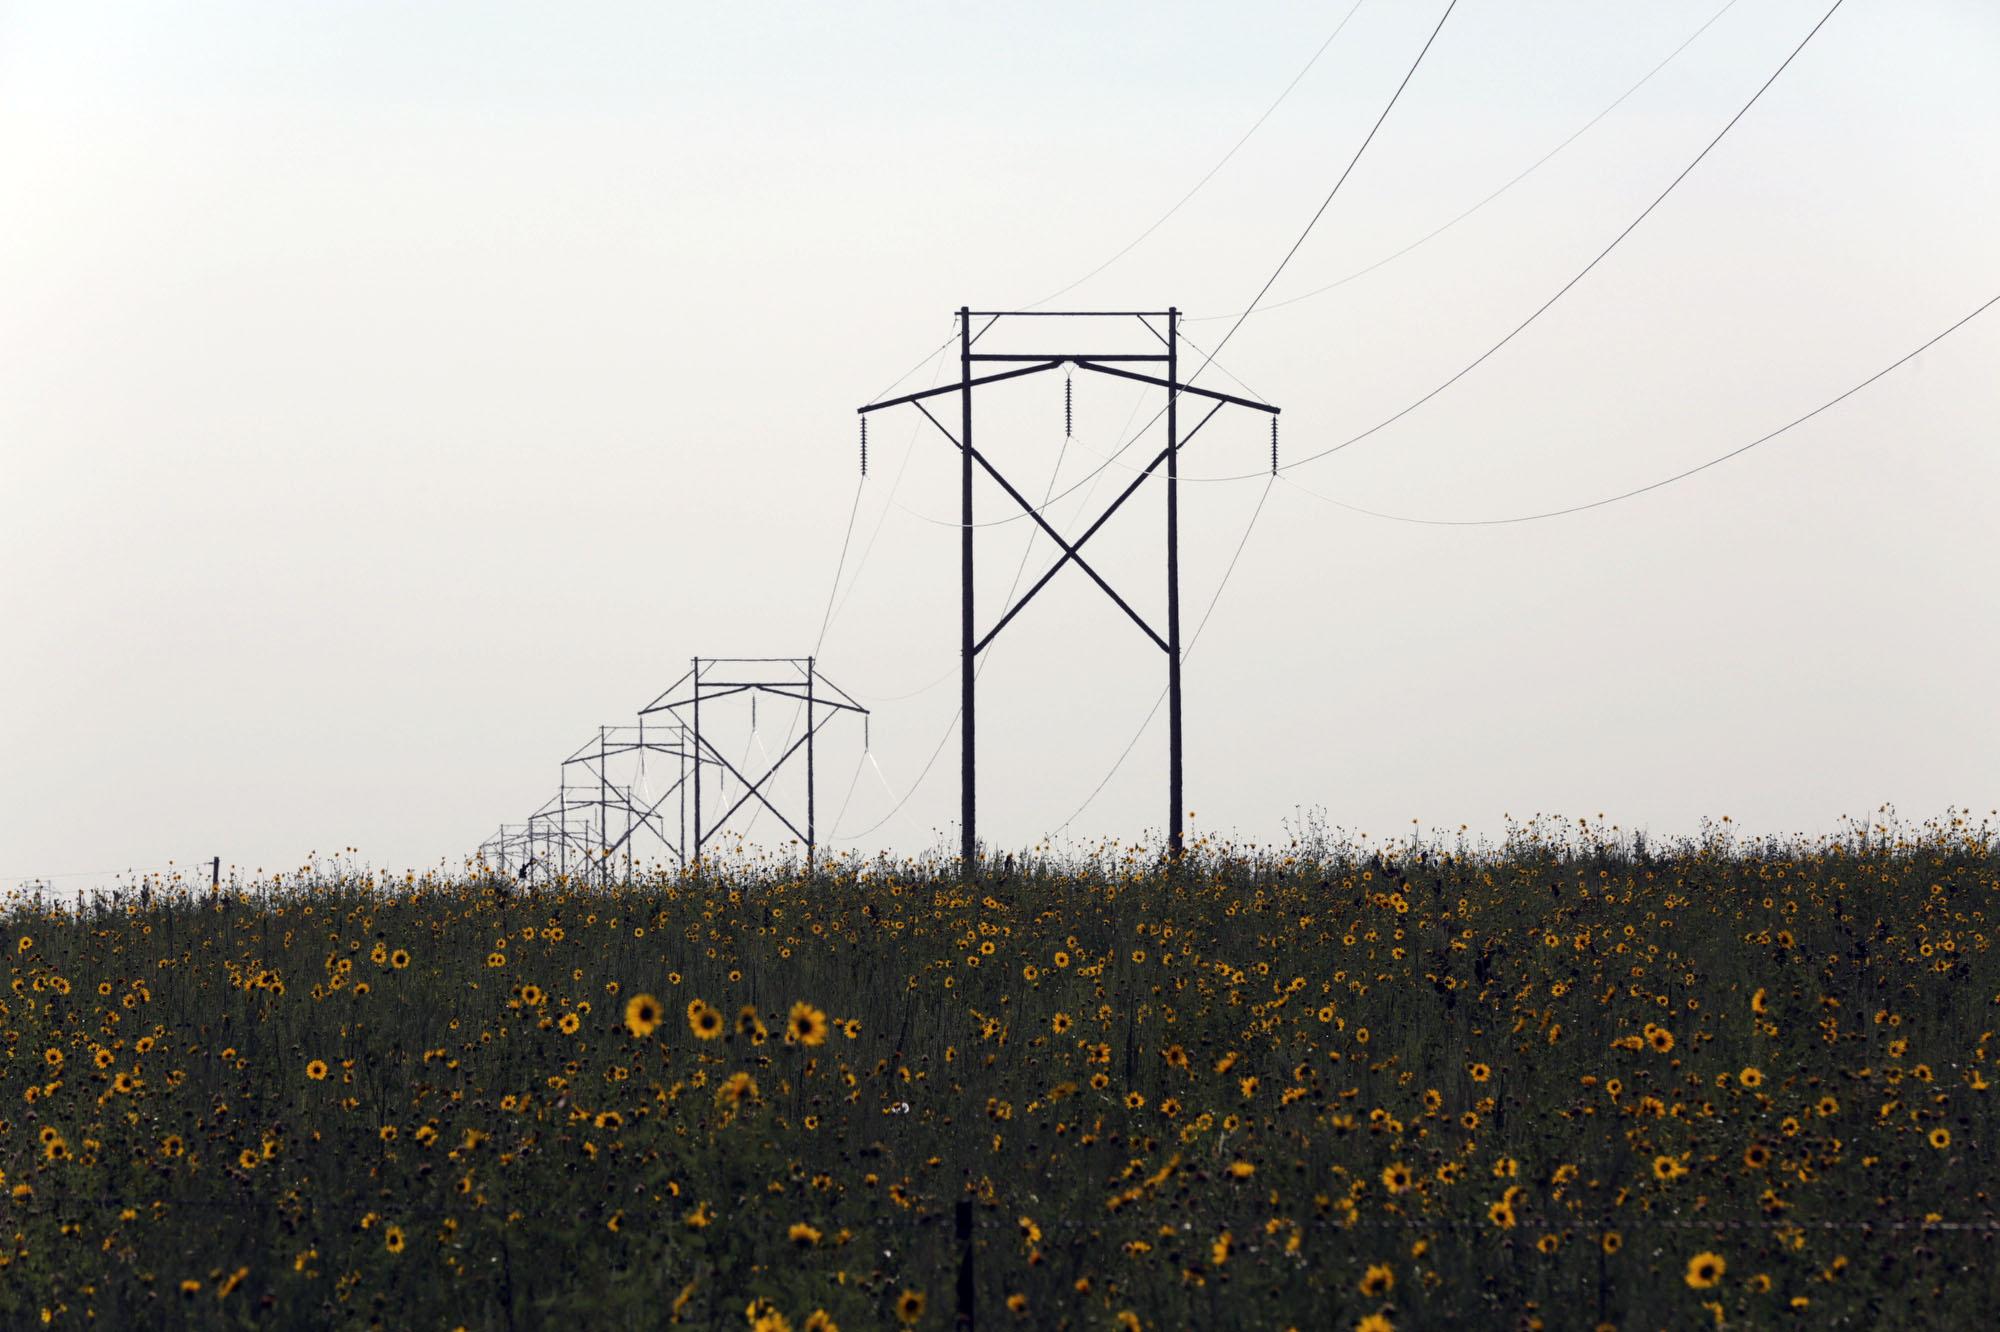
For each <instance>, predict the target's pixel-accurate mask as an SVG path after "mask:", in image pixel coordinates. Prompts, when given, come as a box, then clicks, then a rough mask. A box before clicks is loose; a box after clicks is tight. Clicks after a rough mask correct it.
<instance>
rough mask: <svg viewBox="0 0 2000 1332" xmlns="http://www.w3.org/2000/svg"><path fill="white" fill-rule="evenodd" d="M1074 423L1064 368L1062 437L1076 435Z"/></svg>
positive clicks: (1074, 418) (1066, 374)
mask: <svg viewBox="0 0 2000 1332" xmlns="http://www.w3.org/2000/svg"><path fill="white" fill-rule="evenodd" d="M1075 423H1076V417H1075V414H1074V402H1073V400H1072V399H1071V397H1070V378H1069V371H1068V370H1067V369H1065V370H1064V371H1063V438H1064V439H1071V438H1074V437H1075V435H1076V429H1075Z"/></svg>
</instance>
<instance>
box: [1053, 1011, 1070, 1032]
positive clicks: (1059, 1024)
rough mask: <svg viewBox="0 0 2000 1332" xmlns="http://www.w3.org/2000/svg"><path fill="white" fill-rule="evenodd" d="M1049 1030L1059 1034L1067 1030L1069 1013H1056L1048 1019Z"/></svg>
mask: <svg viewBox="0 0 2000 1332" xmlns="http://www.w3.org/2000/svg"><path fill="white" fill-rule="evenodd" d="M1049 1030H1050V1031H1053V1032H1054V1033H1055V1034H1056V1035H1058V1036H1061V1035H1063V1034H1064V1033H1066V1032H1067V1031H1068V1030H1069V1014H1067V1013H1057V1014H1056V1015H1055V1016H1054V1017H1052V1018H1050V1019H1049Z"/></svg>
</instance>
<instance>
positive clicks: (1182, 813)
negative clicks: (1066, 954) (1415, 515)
mask: <svg viewBox="0 0 2000 1332" xmlns="http://www.w3.org/2000/svg"><path fill="white" fill-rule="evenodd" d="M974 319H982V320H984V321H985V323H983V324H982V325H981V326H980V327H979V329H978V330H977V331H974V329H973V327H972V321H973V320H974ZM1015 319H1063V320H1075V319H1088V320H1112V321H1118V322H1120V323H1122V322H1123V321H1126V320H1137V321H1138V322H1139V323H1140V324H1141V325H1142V326H1144V328H1145V329H1146V331H1147V332H1148V333H1150V334H1151V335H1152V337H1153V338H1154V340H1155V341H1157V342H1159V343H1162V344H1164V350H1163V351H1151V350H1147V351H1144V352H1111V351H1100V350H1098V345H1097V344H1096V343H1084V344H1081V345H1082V346H1083V347H1086V348H1088V350H1074V349H1064V350H1055V351H1037V352H1025V353H1024V352H992V353H988V352H978V351H975V350H974V347H975V346H976V345H977V344H978V342H979V340H980V339H981V338H983V337H984V336H985V335H986V334H987V332H988V331H989V330H991V329H992V328H993V327H994V325H996V324H998V323H1000V322H1001V321H1003V320H1015ZM1155 321H1162V322H1163V323H1164V326H1165V327H1164V330H1163V329H1162V328H1161V327H1159V326H1158V324H1156V322H1155ZM958 322H959V339H958V383H956V384H947V385H944V386H942V387H939V388H933V389H927V390H924V391H923V392H919V393H906V394H902V395H900V396H898V397H894V398H885V399H883V400H882V401H880V402H872V403H869V404H868V405H866V406H864V407H862V408H860V412H861V414H862V415H863V417H864V418H865V417H866V415H867V414H868V413H870V412H876V411H881V410H882V409H884V408H888V407H897V406H903V405H906V404H907V405H909V406H913V407H915V408H916V409H917V410H918V411H919V412H922V413H923V415H924V417H925V419H926V420H928V421H929V422H930V423H931V424H932V425H933V426H935V427H936V428H937V430H938V433H939V434H941V435H943V436H944V437H945V439H946V440H947V441H948V442H949V443H950V444H951V445H952V446H953V447H954V448H956V449H957V450H958V451H959V522H960V528H959V581H960V586H959V838H960V841H959V866H960V873H961V874H962V875H963V876H964V877H965V878H966V879H968V880H970V879H972V878H974V877H975V876H976V875H977V873H978V867H979V833H978V809H979V806H978V771H977V763H976V759H977V755H978V749H977V744H976V736H977V702H978V700H977V697H976V692H977V691H976V682H977V673H976V671H975V670H974V667H975V665H976V662H977V658H978V655H979V653H980V652H982V651H984V650H985V648H986V647H987V646H988V645H989V644H990V643H992V641H993V639H994V636H995V635H997V634H998V633H999V632H1000V631H1001V630H1002V629H1004V628H1006V627H1007V625H1008V624H1009V623H1010V622H1011V621H1012V620H1013V619H1014V617H1015V616H1016V615H1018V614H1020V613H1021V611H1022V609H1023V608H1024V607H1026V606H1027V604H1028V603H1029V602H1030V601H1032V600H1033V599H1034V598H1035V595H1036V594H1037V593H1039V592H1040V591H1041V590H1042V589H1043V588H1044V587H1045V586H1047V585H1048V582H1049V580H1050V579H1052V578H1054V577H1055V576H1056V574H1058V573H1059V572H1061V571H1062V569H1063V567H1064V566H1065V565H1068V564H1075V565H1076V567H1077V568H1078V569H1081V570H1082V571H1083V572H1084V573H1085V574H1086V575H1088V576H1089V578H1090V580H1091V581H1092V582H1094V583H1096V584H1097V586H1098V587H1099V588H1100V589H1102V590H1103V592H1104V593H1105V595H1106V596H1108V597H1109V598H1110V599H1111V601H1112V603H1113V604H1114V605H1116V606H1117V607H1118V609H1119V610H1121V611H1123V612H1124V613H1125V615H1126V616H1127V617H1128V618H1129V619H1131V620H1132V622H1133V623H1134V624H1136V625H1137V626H1138V627H1139V629H1140V631H1141V632H1143V633H1144V634H1145V635H1146V637H1147V638H1148V639H1150V640H1151V641H1152V642H1153V644H1154V645H1155V646H1156V647H1158V648H1159V649H1160V650H1161V651H1162V652H1164V653H1165V654H1166V657H1167V696H1168V707H1167V802H1168V808H1167V823H1166V843H1167V852H1168V854H1169V855H1170V856H1172V857H1174V858H1176V859H1178V858H1179V857H1180V856H1181V854H1182V853H1183V851H1184V850H1185V847H1186V842H1185V832H1184V830H1185V826H1186V819H1187V808H1186V790H1185V771H1184V766H1183V763H1182V743H1183V737H1182V725H1181V721H1182V718H1181V654H1182V643H1181V601H1180V576H1181V574H1180V454H1181V449H1182V448H1184V447H1185V446H1186V445H1187V444H1188V443H1190V442H1191V441H1192V440H1193V439H1194V437H1195V436H1196V435H1197V434H1199V433H1200V432H1201V429H1202V427H1204V426H1206V425H1207V424H1208V423H1209V421H1210V420H1212V419H1214V417H1215V414H1216V413H1217V412H1219V411H1220V410H1222V408H1223V407H1225V406H1236V407H1244V408H1248V409H1249V410H1252V411H1259V412H1265V413H1268V414H1269V415H1270V416H1271V417H1272V419H1273V421H1274V422H1275V420H1276V417H1277V415H1278V410H1279V409H1278V408H1277V407H1274V406H1272V405H1271V404H1270V403H1266V402H1254V401H1252V400H1250V399H1248V398H1241V397H1237V396H1235V395H1234V394H1229V393H1218V392H1215V391H1214V390H1212V389H1204V388H1196V387H1194V386H1193V385H1191V384H1185V383H1182V382H1181V378H1180V310H1179V308H1178V307H1170V308H1168V309H1166V310H1150V311H1148V310H1070V311H1046V310H973V309H971V308H969V307H967V306H960V307H959V311H958ZM1089 327H1090V328H1091V329H1092V330H1093V332H1094V331H1095V330H1097V329H1101V328H1103V327H1105V325H1103V324H1102V323H1093V324H1091V325H1089ZM1114 331H1115V327H1114ZM1006 363H1013V368H1011V369H1004V370H995V371H994V372H992V373H990V374H982V375H974V373H973V369H974V367H975V365H986V364H1006ZM1135 363H1153V364H1157V365H1162V366H1163V367H1164V369H1165V370H1166V377H1165V378H1164V379H1162V378H1160V377H1158V376H1157V375H1154V374H1148V373H1145V372H1144V371H1141V370H1135V369H1130V368H1127V367H1128V366H1130V365H1132V364H1135ZM1064 365H1073V366H1075V367H1076V368H1077V369H1079V370H1088V371H1091V372H1093V373H1095V374H1101V375H1108V376H1111V377H1114V378H1117V379H1126V380H1135V381H1137V382H1139V383H1142V384H1151V385H1153V386H1155V387H1158V388H1161V389H1164V390H1166V405H1165V407H1164V409H1163V411H1162V413H1161V414H1162V415H1163V416H1164V417H1165V419H1166V433H1167V439H1166V447H1165V448H1163V449H1161V450H1160V452H1159V453H1158V454H1157V455H1155V456H1154V457H1153V459H1152V461H1150V462H1148V463H1147V464H1146V465H1145V466H1144V467H1143V468H1141V469H1139V473H1138V475H1137V476H1136V477H1134V478H1133V480H1132V482H1131V484H1129V485H1127V486H1126V487H1125V489H1124V491H1123V492H1122V493H1120V494H1119V496H1118V498H1117V499H1115V500H1113V501H1112V502H1111V504H1110V505H1109V506H1108V507H1107V508H1106V509H1105V510H1104V511H1103V512H1102V513H1101V514H1099V515H1098V517H1097V519H1096V521H1094V522H1093V523H1091V525H1090V526H1089V527H1088V528H1086V529H1085V530H1084V532H1083V535H1081V536H1079V537H1077V538H1076V540H1075V541H1070V540H1068V539H1067V538H1065V537H1064V536H1063V535H1062V534H1061V533H1059V532H1057V531H1056V530H1055V528H1054V527H1053V526H1051V525H1050V523H1049V521H1048V519H1047V518H1045V517H1044V516H1043V515H1042V512H1041V510H1040V509H1039V508H1037V507H1036V506H1035V505H1034V504H1032V503H1030V502H1029V500H1028V499H1027V498H1026V497H1025V496H1024V495H1022V493H1021V492H1020V491H1019V490H1018V489H1016V488H1015V486H1014V485H1013V483H1012V482H1010V481H1008V479H1007V478H1006V477H1005V476H1004V475H1002V473H1001V472H1000V470H999V468H997V467H996V466H995V465H994V464H993V463H992V461H990V460H989V459H988V458H987V457H986V455H984V454H982V453H981V452H980V451H979V450H978V448H976V447H975V446H974V443H973V435H972V424H973V422H972V397H973V394H972V391H973V389H975V388H979V387H982V386H984V385H989V384H997V383H1000V382H1001V381H1003V380H1010V379H1019V378H1021V377H1022V376H1025V375H1036V374H1040V373H1042V372H1044V371H1048V370H1054V369H1056V368H1058V367H1060V366H1064ZM948 393H956V394H958V395H959V428H958V434H957V435H956V436H954V435H953V434H952V432H951V431H950V430H948V429H947V428H946V427H945V425H944V423H943V422H941V421H939V420H938V418H937V417H936V416H933V415H932V414H931V411H930V409H929V408H927V407H926V406H924V403H925V401H926V400H927V399H930V398H934V397H938V396H940V395H943V394H948ZM1183 397H1194V398H1199V399H1202V400H1204V401H1205V402H1207V403H1209V404H1210V406H1209V408H1208V411H1207V412H1206V413H1205V414H1204V415H1203V416H1202V417H1201V419H1200V420H1199V421H1197V422H1196V423H1195V425H1194V428H1193V429H1192V430H1189V431H1188V432H1187V433H1186V434H1185V435H1183V434H1182V433H1181V423H1180V400H1181V398H1183ZM1155 419H1158V418H1157V417H1156V418H1155ZM1274 429H1275V426H1274ZM1273 438H1275V435H1274V436H1273ZM1163 465H1164V467H1165V469H1166V491H1167V512H1166V546H1167V571H1166V572H1167V633H1166V636H1165V637H1164V638H1163V637H1161V636H1160V634H1159V633H1158V632H1157V631H1156V630H1154V628H1153V627H1152V626H1151V625H1150V624H1148V623H1147V622H1146V621H1145V619H1144V618H1143V617H1142V616H1140V614H1139V613H1138V612H1137V611H1135V610H1133V609H1132V607H1131V605H1130V604H1129V603H1128V602H1126V600H1125V598H1124V597H1122V596H1120V595H1119V594H1118V592H1117V590H1116V589H1115V588H1113V587H1112V586H1111V584H1110V583H1109V582H1108V581H1107V580H1106V579H1105V577H1104V576H1103V575H1102V574H1100V573H1099V572H1098V571H1097V570H1096V569H1094V568H1092V567H1091V565H1090V564H1089V562H1088V561H1086V560H1085V559H1084V558H1083V555H1082V553H1081V552H1082V549H1083V546H1084V543H1085V542H1087V541H1089V540H1090V539H1091V538H1092V537H1093V536H1095V535H1096V534H1097V533H1098V531H1099V530H1101V529H1102V528H1103V526H1104V525H1105V523H1107V522H1108V521H1110V519H1111V516H1112V515H1113V514H1114V513H1116V512H1117V511H1118V509H1119V508H1120V507H1121V506H1122V505H1123V504H1124V503H1125V501H1126V500H1127V499H1129V498H1131V496H1132V494H1133V493H1134V492H1135V491H1137V490H1138V488H1139V487H1140V485H1141V484H1143V483H1144V482H1145V480H1146V479H1147V478H1148V477H1150V476H1151V475H1153V473H1154V472H1156V471H1158V470H1160V468H1161V467H1162V466H1163ZM975 467H977V468H978V469H979V470H981V471H984V472H985V473H986V475H987V476H988V477H989V478H991V479H992V480H993V481H994V482H995V483H996V484H997V485H999V487H1000V488H1001V490H1003V491H1004V492H1006V494H1007V496H1008V497H1009V498H1010V499H1011V500H1013V501H1014V503H1015V504H1017V505H1018V506H1019V507H1020V508H1021V510H1022V513H1023V514H1024V515H1025V516H1026V517H1028V518H1030V519H1032V520H1033V521H1034V523H1035V524H1036V526H1038V527H1040V528H1041V530H1042V531H1043V532H1044V533H1045V534H1047V536H1048V537H1049V538H1050V539H1051V540H1052V541H1054V542H1055V543H1056V545H1057V546H1059V547H1060V548H1061V550H1062V555H1061V557H1060V558H1058V559H1057V560H1056V561H1055V563H1054V564H1053V565H1051V566H1050V567H1049V569H1048V571H1047V572H1045V573H1044V574H1043V575H1042V576H1041V578H1040V579H1039V580H1038V581H1037V582H1036V583H1035V584H1034V585H1033V586H1032V587H1030V588H1029V589H1028V590H1027V591H1026V592H1024V593H1022V594H1021V595H1020V596H1019V597H1018V598H1017V599H1016V600H1015V601H1014V604H1013V605H1012V606H1009V607H1008V608H1007V609H1006V610H1005V612H1004V613H1002V614H1001V616H1000V618H999V619H998V620H997V621H996V622H995V623H994V625H993V627H992V628H990V629H988V630H987V631H986V632H985V634H984V635H981V634H979V632H978V628H977V624H976V621H975V618H974V610H975V607H974V604H973V533H974V530H975V529H974V526H973V487H972V482H973V470H974V468H975Z"/></svg>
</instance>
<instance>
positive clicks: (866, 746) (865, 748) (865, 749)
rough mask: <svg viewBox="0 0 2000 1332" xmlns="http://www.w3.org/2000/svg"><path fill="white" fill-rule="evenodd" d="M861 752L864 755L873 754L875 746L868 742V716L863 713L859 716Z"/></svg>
mask: <svg viewBox="0 0 2000 1332" xmlns="http://www.w3.org/2000/svg"><path fill="white" fill-rule="evenodd" d="M861 752H862V753H864V754H872V753H874V752H875V746H874V745H872V744H870V743H869V742H868V714H867V713H865V712H864V713H862V714H861Z"/></svg>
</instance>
